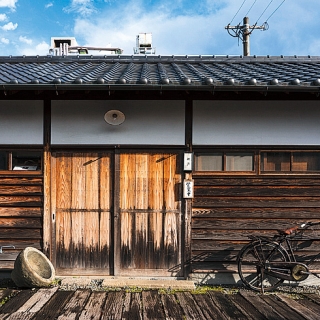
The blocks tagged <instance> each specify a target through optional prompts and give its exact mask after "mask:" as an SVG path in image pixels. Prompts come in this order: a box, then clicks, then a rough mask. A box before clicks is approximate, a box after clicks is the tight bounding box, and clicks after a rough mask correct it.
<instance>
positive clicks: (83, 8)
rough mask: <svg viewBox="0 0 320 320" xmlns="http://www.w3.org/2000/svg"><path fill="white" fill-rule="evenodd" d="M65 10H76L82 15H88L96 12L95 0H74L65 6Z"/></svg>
mask: <svg viewBox="0 0 320 320" xmlns="http://www.w3.org/2000/svg"><path fill="white" fill-rule="evenodd" d="M64 11H65V12H68V13H70V12H75V13H78V14H80V15H81V16H88V15H91V14H92V13H93V12H96V9H95V7H94V4H93V0H72V1H71V4H70V5H69V6H68V7H65V8H64Z"/></svg>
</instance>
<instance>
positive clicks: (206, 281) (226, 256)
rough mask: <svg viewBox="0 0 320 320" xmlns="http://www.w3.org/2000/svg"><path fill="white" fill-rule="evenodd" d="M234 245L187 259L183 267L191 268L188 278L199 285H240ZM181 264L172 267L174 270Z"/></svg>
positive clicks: (171, 269) (172, 270)
mask: <svg viewBox="0 0 320 320" xmlns="http://www.w3.org/2000/svg"><path fill="white" fill-rule="evenodd" d="M236 258H237V256H236V254H235V249H234V247H229V248H227V249H225V250H221V251H218V252H217V251H215V252H202V253H200V254H198V255H195V256H193V257H192V258H191V259H190V260H188V261H186V262H185V263H184V265H183V267H184V268H185V269H186V270H190V273H189V275H188V278H189V279H190V280H193V281H194V282H196V283H197V284H199V285H240V284H241V280H240V277H239V276H238V273H237V271H236V270H237V265H236ZM181 267H182V265H181V264H179V265H176V266H174V267H173V268H170V269H169V271H171V272H174V271H177V270H178V269H180V268H181Z"/></svg>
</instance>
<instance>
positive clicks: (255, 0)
mask: <svg viewBox="0 0 320 320" xmlns="http://www.w3.org/2000/svg"><path fill="white" fill-rule="evenodd" d="M256 2H257V0H254V3H253V4H252V6H251V7H250V9H249V10H248V12H247V13H246V15H245V17H247V16H248V14H249V12H250V11H251V9H252V8H253V6H254V5H255V3H256Z"/></svg>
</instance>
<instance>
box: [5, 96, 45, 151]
mask: <svg viewBox="0 0 320 320" xmlns="http://www.w3.org/2000/svg"><path fill="white" fill-rule="evenodd" d="M0 144H3V145H9V144H10V145H24V144H38V145H42V144H43V102H42V101H29V100H28V101H20V100H19V101H15V100H10V101H7V100H6V101H4V100H1V101H0Z"/></svg>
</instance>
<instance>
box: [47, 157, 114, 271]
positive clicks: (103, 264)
mask: <svg viewBox="0 0 320 320" xmlns="http://www.w3.org/2000/svg"><path fill="white" fill-rule="evenodd" d="M110 159H111V158H110V155H109V154H107V153H94V152H92V153H70V152H68V153H67V152H65V153H58V152H57V153H53V156H52V188H51V190H52V219H53V246H54V254H53V258H54V260H55V267H56V269H57V273H58V274H59V275H63V274H67V275H73V274H74V275H81V274H90V275H95V274H96V275H98V274H102V275H108V274H110V252H111V250H112V249H111V223H110V218H111V213H110V208H111V196H112V190H111V186H112V183H111V182H112V174H111V172H112V169H111V160H110Z"/></svg>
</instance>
